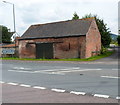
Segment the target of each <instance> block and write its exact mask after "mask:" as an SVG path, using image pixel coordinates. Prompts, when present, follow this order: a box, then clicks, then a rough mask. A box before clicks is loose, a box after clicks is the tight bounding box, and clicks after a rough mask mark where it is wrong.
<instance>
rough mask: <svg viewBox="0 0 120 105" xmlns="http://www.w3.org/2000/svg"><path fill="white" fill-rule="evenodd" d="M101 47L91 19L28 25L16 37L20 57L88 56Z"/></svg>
mask: <svg viewBox="0 0 120 105" xmlns="http://www.w3.org/2000/svg"><path fill="white" fill-rule="evenodd" d="M100 50H101V35H100V33H99V30H98V27H97V24H96V21H95V19H94V18H88V19H78V20H68V21H61V22H54V23H47V24H37V25H31V26H30V27H29V28H28V29H27V30H26V32H25V33H24V34H23V35H22V36H21V38H20V39H19V57H20V58H37V59H38V58H46V59H51V58H54V59H64V58H88V57H91V56H93V55H97V54H99V52H100Z"/></svg>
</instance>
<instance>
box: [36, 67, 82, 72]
mask: <svg viewBox="0 0 120 105" xmlns="http://www.w3.org/2000/svg"><path fill="white" fill-rule="evenodd" d="M74 69H80V68H79V67H75V68H65V69H49V70H38V71H34V72H54V71H55V72H56V71H64V70H74Z"/></svg>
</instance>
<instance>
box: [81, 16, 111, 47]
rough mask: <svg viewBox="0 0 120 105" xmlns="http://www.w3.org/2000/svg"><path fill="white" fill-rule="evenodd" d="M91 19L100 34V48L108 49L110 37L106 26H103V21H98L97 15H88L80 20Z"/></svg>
mask: <svg viewBox="0 0 120 105" xmlns="http://www.w3.org/2000/svg"><path fill="white" fill-rule="evenodd" d="M91 17H94V18H95V20H96V23H97V26H98V29H99V31H100V34H101V43H102V46H104V47H108V46H109V44H110V42H111V37H110V31H109V28H107V24H105V23H104V21H103V19H100V18H99V17H98V16H97V15H92V14H88V15H85V16H84V17H82V18H83V19H84V18H91Z"/></svg>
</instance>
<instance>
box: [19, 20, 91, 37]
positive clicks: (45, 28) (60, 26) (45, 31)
mask: <svg viewBox="0 0 120 105" xmlns="http://www.w3.org/2000/svg"><path fill="white" fill-rule="evenodd" d="M92 20H93V18H92V19H91V18H90V19H78V20H68V21H62V22H54V23H47V24H38V25H31V26H30V27H29V28H28V30H27V31H26V32H25V33H24V34H23V35H22V37H21V38H36V37H37V38H46V37H65V36H78V35H86V33H87V32H88V29H89V27H90V24H91V22H92Z"/></svg>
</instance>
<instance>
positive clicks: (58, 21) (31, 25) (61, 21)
mask: <svg viewBox="0 0 120 105" xmlns="http://www.w3.org/2000/svg"><path fill="white" fill-rule="evenodd" d="M88 19H89V20H90V19H91V20H93V19H95V17H91V18H84V19H76V20H88ZM76 20H65V21H57V22H51V23H43V24H34V25H31V26H40V25H47V24H56V23H64V22H69V21H76Z"/></svg>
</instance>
